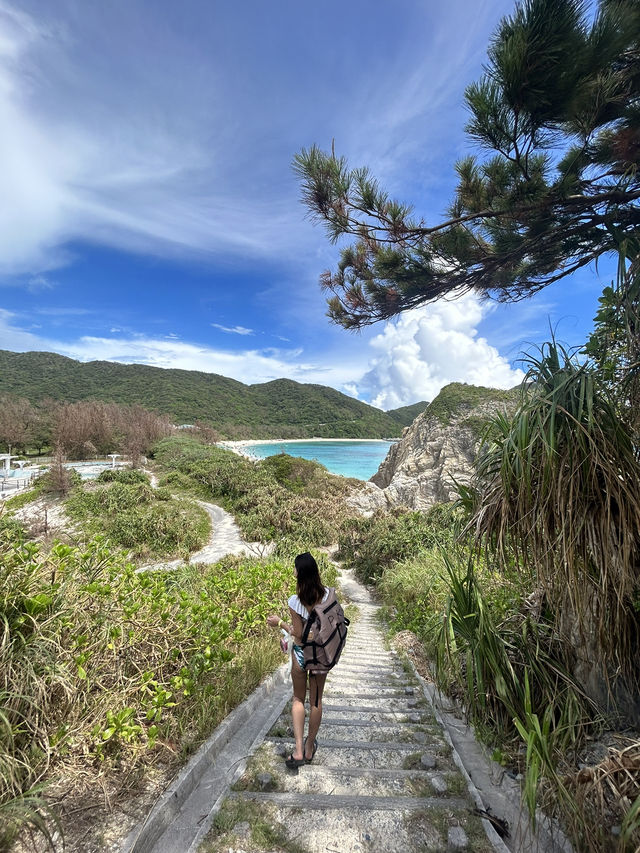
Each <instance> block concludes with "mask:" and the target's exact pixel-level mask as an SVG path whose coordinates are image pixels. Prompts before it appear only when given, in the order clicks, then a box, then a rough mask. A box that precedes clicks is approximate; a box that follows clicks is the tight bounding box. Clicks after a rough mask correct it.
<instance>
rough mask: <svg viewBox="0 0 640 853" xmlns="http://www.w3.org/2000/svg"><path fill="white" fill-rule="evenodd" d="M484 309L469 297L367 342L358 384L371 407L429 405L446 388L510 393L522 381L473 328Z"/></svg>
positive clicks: (413, 315) (421, 312)
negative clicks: (368, 352) (370, 352)
mask: <svg viewBox="0 0 640 853" xmlns="http://www.w3.org/2000/svg"><path fill="white" fill-rule="evenodd" d="M486 311H487V307H486V306H485V305H483V304H482V303H481V302H480V300H479V299H478V298H477V297H476V296H474V295H473V294H467V295H466V296H463V297H461V298H460V299H457V300H454V301H450V302H438V303H436V304H434V305H430V306H427V307H424V308H418V309H416V310H414V311H408V312H406V313H405V314H403V315H402V316H401V317H400V319H399V320H398V321H397V322H396V323H388V324H387V325H386V327H385V329H384V331H383V332H382V333H381V334H380V335H377V336H376V337H375V338H373V340H372V341H371V346H372V347H373V349H374V350H375V352H376V355H375V357H374V358H373V360H372V362H371V366H370V369H369V370H368V371H367V373H366V374H365V375H364V376H363V378H362V380H361V381H360V382H359V383H358V388H359V390H360V392H361V394H364V395H366V396H367V397H370V399H371V402H372V404H373V405H374V406H378V407H379V408H381V409H394V408H398V407H399V406H405V405H408V404H410V403H415V402H417V401H419V400H428V401H431V400H433V399H434V397H435V396H436V395H437V394H438V392H439V391H440V389H441V388H442V387H443V386H444V385H447V384H448V383H449V382H466V383H468V384H469V385H485V386H488V387H493V388H511V387H512V386H513V385H516V384H517V383H518V382H520V381H521V380H522V378H523V375H524V374H523V373H522V371H521V370H514V369H513V368H512V367H511V366H510V364H509V363H508V362H507V361H506V360H505V359H504V358H503V357H502V356H501V355H500V353H499V352H498V350H497V349H496V348H495V347H493V346H491V345H490V344H489V343H488V342H487V340H486V339H485V338H482V337H479V336H478V331H477V326H478V325H479V323H480V322H481V320H482V318H483V315H484V313H485V312H486Z"/></svg>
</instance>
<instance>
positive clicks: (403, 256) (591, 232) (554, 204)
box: [294, 0, 640, 329]
mask: <svg viewBox="0 0 640 853" xmlns="http://www.w3.org/2000/svg"><path fill="white" fill-rule="evenodd" d="M588 12H589V8H588V5H587V4H586V3H584V2H580V0H526V2H523V3H522V4H521V5H518V6H517V7H516V10H515V12H514V13H513V15H511V16H510V17H506V18H504V19H503V20H502V21H501V22H500V24H499V26H498V28H497V31H496V32H495V34H494V36H493V39H492V41H491V43H490V45H489V49H488V62H487V65H486V70H485V73H484V74H483V76H482V77H481V79H480V80H479V81H478V82H477V83H474V84H472V85H471V86H469V87H468V88H467V90H466V93H465V99H466V103H467V106H468V107H469V110H470V113H471V119H470V121H469V123H468V125H467V128H466V129H467V132H468V134H469V135H470V137H471V139H472V140H474V141H475V142H476V143H477V144H478V145H479V146H480V148H481V149H483V150H484V152H485V153H484V155H482V156H470V157H466V158H465V159H463V160H461V161H460V162H458V163H457V165H456V170H457V173H458V186H457V191H456V194H455V198H454V200H453V202H452V204H451V206H450V209H449V210H448V212H447V215H446V218H445V219H444V221H442V222H440V223H438V224H435V225H428V224H427V223H426V222H424V221H423V220H421V219H416V218H415V217H414V215H413V213H412V208H411V207H410V206H409V205H407V204H404V203H401V202H398V201H395V200H393V199H391V198H390V197H389V196H388V194H387V193H386V192H384V190H383V189H381V187H380V186H379V185H378V183H377V182H376V180H375V179H374V178H373V177H372V176H371V174H370V172H369V170H368V169H367V168H357V169H350V168H349V167H348V164H347V162H346V160H345V159H344V158H342V157H338V156H336V155H335V153H334V151H332V152H331V153H324V152H322V151H321V150H320V149H319V148H317V147H315V146H314V147H312V148H311V149H310V150H305V149H303V150H302V151H301V152H300V153H299V154H298V155H297V156H296V157H295V160H294V170H295V171H296V173H297V174H298V176H299V177H300V179H301V185H302V198H303V202H304V203H305V204H306V206H307V207H308V209H309V211H310V212H311V215H312V217H313V218H314V219H316V220H318V221H320V222H322V223H324V224H325V226H326V228H327V231H328V234H329V237H330V239H331V240H332V241H333V242H336V241H338V240H340V239H341V238H343V237H345V236H346V237H351V238H355V243H353V244H352V245H351V246H348V247H347V248H345V249H343V251H342V255H341V260H340V262H339V264H338V267H337V269H336V270H335V271H334V272H330V271H328V272H325V273H324V274H323V275H322V276H321V279H320V281H321V285H322V287H323V288H325V289H326V290H327V291H329V293H330V297H329V316H330V317H331V318H332V319H333V320H334V322H336V323H339V324H341V325H343V326H344V327H346V328H352V329H353V328H355V329H357V328H360V327H362V326H366V325H369V324H372V323H375V322H377V321H378V320H383V319H387V318H389V317H392V316H393V315H395V314H397V313H399V312H401V311H403V310H405V309H407V308H412V307H415V306H418V305H422V304H425V303H428V302H431V301H433V300H436V299H438V298H440V297H443V296H452V295H456V294H461V293H463V292H466V291H475V292H476V293H479V294H481V295H482V296H490V297H493V298H495V299H498V300H500V301H505V302H509V301H515V300H519V299H522V298H525V297H527V296H530V295H532V294H533V293H535V292H536V291H538V290H540V289H541V288H544V287H546V286H547V285H549V284H551V283H552V282H554V281H556V280H558V279H561V278H564V277H566V276H568V275H570V274H571V273H573V272H575V271H576V270H578V269H580V268H581V267H584V266H585V265H587V264H589V263H591V262H592V261H595V260H597V259H598V258H599V257H601V256H602V255H605V254H607V253H616V252H620V251H622V252H623V254H624V252H625V247H626V246H628V245H629V241H630V240H631V241H632V240H633V237H634V235H636V234H637V233H638V228H639V226H640V209H639V207H638V199H640V173H639V171H638V166H639V165H640V97H639V95H640V4H639V3H638V2H637V0H599V3H598V7H597V9H596V14H595V17H593V19H592V20H590V19H589V16H588Z"/></svg>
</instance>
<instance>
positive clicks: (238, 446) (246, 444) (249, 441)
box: [216, 438, 400, 476]
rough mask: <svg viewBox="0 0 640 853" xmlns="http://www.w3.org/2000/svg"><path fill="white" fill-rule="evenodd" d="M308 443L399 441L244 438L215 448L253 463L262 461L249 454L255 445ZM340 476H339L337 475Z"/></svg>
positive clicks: (390, 441)
mask: <svg viewBox="0 0 640 853" xmlns="http://www.w3.org/2000/svg"><path fill="white" fill-rule="evenodd" d="M310 441H314V442H318V443H319V442H337V441H340V442H344V443H345V444H348V443H349V442H354V441H357V442H361V441H384V442H386V443H387V444H389V445H391V444H394V443H395V442H397V441H400V439H399V438H262V439H261V438H246V439H243V440H242V441H217V442H216V446H217V447H223V448H225V449H226V450H232V451H233V452H234V453H237V454H238V456H244V457H245V459H251V460H253V461H254V462H260V461H262V457H261V456H256V455H255V453H252V452H251V449H250V448H251V447H253V446H254V445H256V444H306V443H308V442H310ZM338 476H340V475H338Z"/></svg>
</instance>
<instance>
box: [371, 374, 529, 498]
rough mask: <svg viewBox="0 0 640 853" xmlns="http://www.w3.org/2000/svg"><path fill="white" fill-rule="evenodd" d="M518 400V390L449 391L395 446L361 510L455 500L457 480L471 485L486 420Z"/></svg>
mask: <svg viewBox="0 0 640 853" xmlns="http://www.w3.org/2000/svg"><path fill="white" fill-rule="evenodd" d="M518 397H519V389H512V390H511V391H500V390H497V389H495V388H480V387H476V386H471V385H463V384H460V383H452V384H451V385H447V386H445V387H444V388H443V389H442V391H441V392H440V394H438V396H437V397H436V399H435V400H434V401H433V402H432V403H430V404H429V405H428V406H427V408H426V410H425V411H424V412H423V413H422V414H421V415H418V417H417V418H416V419H415V421H414V422H413V423H412V424H411V426H409V427H406V428H405V429H404V431H403V433H402V438H401V439H400V441H399V442H398V443H397V444H394V445H392V447H391V448H390V450H389V453H388V454H387V457H386V459H385V460H384V462H383V463H382V465H381V466H380V468H379V469H378V472H377V474H375V475H374V476H373V477H372V478H371V483H372V484H373V486H369V488H368V489H367V490H366V492H363V493H362V494H361V497H360V500H359V501H358V504H359V505H360V508H361V509H363V510H364V509H370V510H371V509H375V508H376V507H382V506H406V507H409V508H411V509H418V510H425V509H428V508H429V507H430V506H432V505H433V504H435V503H440V502H442V501H449V500H453V498H454V497H455V492H454V486H453V480H457V481H458V482H463V483H465V482H468V480H469V478H470V475H471V472H472V467H473V460H474V458H475V456H476V453H477V451H478V446H479V443H480V438H481V435H482V430H483V427H484V424H485V422H486V420H487V418H488V417H490V416H491V415H493V414H494V413H495V412H496V411H498V410H504V409H513V408H514V407H515V404H516V401H517V399H518ZM364 504H366V506H365V505H364Z"/></svg>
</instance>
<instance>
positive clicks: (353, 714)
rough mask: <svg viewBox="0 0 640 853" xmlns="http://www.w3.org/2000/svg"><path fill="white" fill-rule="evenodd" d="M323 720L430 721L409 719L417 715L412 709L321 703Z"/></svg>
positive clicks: (421, 717)
mask: <svg viewBox="0 0 640 853" xmlns="http://www.w3.org/2000/svg"><path fill="white" fill-rule="evenodd" d="M322 707H323V709H324V717H325V720H328V719H334V720H367V721H368V722H376V720H380V721H391V722H394V723H396V724H398V723H417V722H422V721H423V720H427V719H430V718H429V717H428V716H427V715H420V720H418V719H411V717H412V715H414V714H417V713H419V712H418V711H416V710H415V709H414V708H405V709H404V710H402V711H387V710H382V709H381V708H376V707H371V706H367V705H365V706H362V705H352V706H351V707H349V706H348V705H332V704H329V703H327V702H326V701H325V702H323V703H322Z"/></svg>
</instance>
